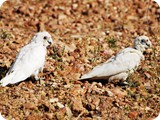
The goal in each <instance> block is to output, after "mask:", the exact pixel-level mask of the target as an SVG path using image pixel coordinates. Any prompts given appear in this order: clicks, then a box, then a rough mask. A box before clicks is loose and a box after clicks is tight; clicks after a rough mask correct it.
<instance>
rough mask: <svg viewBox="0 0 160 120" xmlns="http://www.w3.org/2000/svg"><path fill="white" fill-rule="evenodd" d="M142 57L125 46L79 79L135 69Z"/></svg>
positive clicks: (111, 74) (100, 76) (107, 75)
mask: <svg viewBox="0 0 160 120" xmlns="http://www.w3.org/2000/svg"><path fill="white" fill-rule="evenodd" d="M142 58H143V55H142V53H141V52H139V51H137V50H135V49H133V48H126V49H124V50H122V51H121V52H120V53H118V54H117V55H116V56H115V57H112V58H110V59H109V60H108V61H107V62H105V63H102V64H100V65H98V66H97V67H95V68H94V69H93V70H92V71H91V72H89V73H87V74H85V75H83V76H82V77H81V79H90V78H97V79H98V78H107V77H110V76H113V75H116V74H119V73H122V72H131V71H134V70H135V69H137V67H138V65H139V63H140V60H141V59H142Z"/></svg>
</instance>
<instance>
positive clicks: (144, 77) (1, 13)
mask: <svg viewBox="0 0 160 120" xmlns="http://www.w3.org/2000/svg"><path fill="white" fill-rule="evenodd" d="M159 23H160V8H159V7H158V5H157V4H156V3H155V2H153V1H151V0H123V1H122V0H62V1H61V0H8V1H7V2H5V3H4V4H3V6H2V7H1V9H0V78H3V77H4V76H5V74H6V72H7V71H8V69H9V68H10V66H11V64H12V62H13V61H14V60H15V57H16V55H17V53H18V51H19V50H20V49H21V48H22V47H23V46H24V45H26V44H27V43H28V42H29V41H30V40H31V39H32V37H33V36H34V34H35V33H36V32H38V31H43V30H47V31H48V32H49V33H50V34H51V35H52V37H53V39H54V44H53V45H52V46H50V47H49V48H48V55H47V57H46V64H45V69H44V71H43V73H40V74H39V76H40V77H45V79H44V80H41V81H35V80H34V79H32V78H29V79H27V80H25V81H23V82H21V83H18V84H16V85H11V86H7V87H0V112H1V114H2V115H3V116H5V118H7V119H9V120H41V119H42V120H43V119H44V120H47V119H51V120H145V119H146V120H149V119H152V118H155V117H156V116H157V115H158V113H159V112H160V26H159V25H160V24H159ZM139 35H146V36H148V37H149V38H150V40H151V41H152V44H153V46H152V48H151V49H149V50H148V51H147V52H146V53H145V58H146V59H145V61H143V62H142V64H141V65H140V67H139V68H138V70H137V71H136V72H135V73H134V74H132V75H131V76H130V77H129V78H128V80H127V82H129V85H128V86H122V85H119V84H118V83H108V82H107V81H92V82H88V81H83V82H82V81H78V79H79V78H80V76H81V75H83V74H85V73H87V72H88V71H90V70H91V69H92V68H93V67H95V66H96V65H98V64H100V63H103V62H105V61H107V59H108V58H110V57H111V56H113V55H115V54H116V53H117V52H118V51H120V50H121V49H123V48H125V47H128V46H132V43H133V40H134V38H135V37H137V36H139Z"/></svg>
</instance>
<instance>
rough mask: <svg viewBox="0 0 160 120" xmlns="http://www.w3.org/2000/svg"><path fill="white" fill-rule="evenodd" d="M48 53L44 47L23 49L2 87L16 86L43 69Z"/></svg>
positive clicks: (28, 46)
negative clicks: (15, 84)
mask: <svg viewBox="0 0 160 120" xmlns="http://www.w3.org/2000/svg"><path fill="white" fill-rule="evenodd" d="M45 54H46V51H45V49H44V48H43V46H33V45H32V44H28V45H26V46H25V47H23V48H22V49H21V50H20V52H19V54H18V55H17V57H16V60H15V62H14V63H13V65H12V67H11V68H10V70H9V71H8V73H7V75H6V77H5V78H3V79H2V80H1V84H2V86H5V85H7V84H9V83H10V84H14V83H17V82H20V81H22V80H25V79H26V78H28V77H30V76H31V75H32V74H33V73H34V72H35V71H36V70H37V69H39V68H40V67H43V65H44V62H45Z"/></svg>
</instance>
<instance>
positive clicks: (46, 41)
mask: <svg viewBox="0 0 160 120" xmlns="http://www.w3.org/2000/svg"><path fill="white" fill-rule="evenodd" d="M31 42H34V43H37V44H43V46H45V47H47V46H49V45H50V44H52V43H53V40H52V37H51V35H50V34H49V33H48V32H46V31H44V32H38V33H36V35H35V36H34V38H33V39H32V41H31Z"/></svg>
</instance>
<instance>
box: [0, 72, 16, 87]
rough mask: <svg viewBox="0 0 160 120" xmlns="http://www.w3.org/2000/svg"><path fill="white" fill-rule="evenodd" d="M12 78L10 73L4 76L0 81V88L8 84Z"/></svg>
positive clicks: (12, 75)
mask: <svg viewBox="0 0 160 120" xmlns="http://www.w3.org/2000/svg"><path fill="white" fill-rule="evenodd" d="M13 77H14V74H12V73H11V74H6V76H5V77H4V78H3V79H1V81H0V86H6V85H8V84H10V83H11V80H12V79H13Z"/></svg>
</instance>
